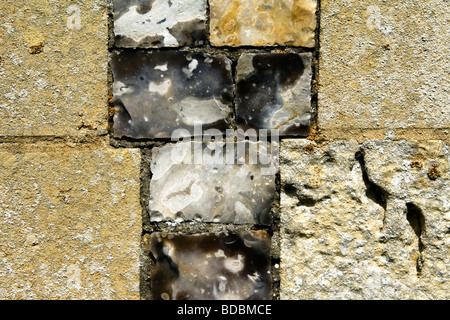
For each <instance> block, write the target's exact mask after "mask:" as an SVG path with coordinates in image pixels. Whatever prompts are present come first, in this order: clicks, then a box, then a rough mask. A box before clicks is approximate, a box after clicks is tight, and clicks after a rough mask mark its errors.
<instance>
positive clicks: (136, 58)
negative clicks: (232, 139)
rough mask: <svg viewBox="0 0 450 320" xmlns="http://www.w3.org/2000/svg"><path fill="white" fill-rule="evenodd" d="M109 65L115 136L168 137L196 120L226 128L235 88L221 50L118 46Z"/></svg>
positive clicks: (204, 124) (196, 121)
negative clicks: (218, 52)
mask: <svg viewBox="0 0 450 320" xmlns="http://www.w3.org/2000/svg"><path fill="white" fill-rule="evenodd" d="M111 64H112V71H113V74H114V92H113V95H114V98H113V102H114V104H115V110H116V111H115V115H114V136H115V137H123V136H127V137H131V138H170V137H171V136H172V133H173V131H174V130H176V129H181V128H184V129H187V130H189V131H190V132H191V133H193V131H194V125H195V124H197V123H200V124H202V125H203V127H204V129H208V128H209V127H212V128H217V129H225V128H228V126H229V122H230V117H231V116H232V114H233V108H232V99H233V91H234V89H233V78H232V74H231V61H230V60H229V59H228V58H227V57H225V56H224V55H218V56H211V55H208V54H203V53H192V52H181V51H178V52H175V51H171V52H147V51H140V50H133V51H130V50H123V51H115V52H114V53H113V56H112V61H111Z"/></svg>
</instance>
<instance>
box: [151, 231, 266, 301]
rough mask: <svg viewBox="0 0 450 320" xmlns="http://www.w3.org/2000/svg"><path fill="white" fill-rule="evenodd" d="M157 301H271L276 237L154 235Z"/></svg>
mask: <svg viewBox="0 0 450 320" xmlns="http://www.w3.org/2000/svg"><path fill="white" fill-rule="evenodd" d="M150 241H151V250H152V254H153V255H154V257H155V258H156V260H157V265H156V268H155V270H154V272H153V274H152V291H153V296H154V299H156V300H247V299H248V300H268V299H270V297H271V292H272V291H271V289H272V283H271V282H272V281H271V274H270V242H271V241H270V236H269V234H267V232H265V231H249V232H239V233H228V234H196V235H180V234H172V233H169V234H166V233H153V234H152V235H151V240H150Z"/></svg>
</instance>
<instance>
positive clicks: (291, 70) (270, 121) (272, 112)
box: [235, 53, 313, 136]
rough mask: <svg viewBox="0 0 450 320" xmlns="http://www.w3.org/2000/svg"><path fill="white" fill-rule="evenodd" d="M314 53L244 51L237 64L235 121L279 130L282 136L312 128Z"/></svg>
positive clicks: (243, 125) (296, 133)
mask: <svg viewBox="0 0 450 320" xmlns="http://www.w3.org/2000/svg"><path fill="white" fill-rule="evenodd" d="M311 60H312V55H311V53H301V54H296V53H267V54H266V53H264V54H254V53H246V54H243V55H242V56H241V57H240V58H239V61H238V64H237V75H236V100H235V101H236V124H237V126H238V127H239V128H242V129H244V130H247V129H248V128H253V129H277V130H279V134H280V136H289V135H292V136H295V135H304V134H307V133H308V131H309V127H310V125H311V122H312V120H311V119H312V115H313V110H312V107H311V77H312V71H311Z"/></svg>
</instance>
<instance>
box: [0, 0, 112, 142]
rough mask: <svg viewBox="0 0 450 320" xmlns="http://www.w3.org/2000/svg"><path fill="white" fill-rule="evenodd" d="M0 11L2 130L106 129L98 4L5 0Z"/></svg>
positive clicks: (102, 14)
mask: <svg viewBox="0 0 450 320" xmlns="http://www.w3.org/2000/svg"><path fill="white" fill-rule="evenodd" d="M0 12H1V17H0V19H1V23H0V92H1V94H0V120H1V123H2V125H1V126H0V135H2V136H78V135H83V136H84V135H98V134H106V133H107V126H108V112H107V108H106V100H107V98H106V97H107V94H108V89H107V74H108V62H107V59H108V48H107V41H108V23H107V9H106V6H105V5H104V2H103V1H94V0H87V1H83V4H82V5H81V4H80V5H76V4H74V3H71V2H61V1H56V2H55V1H52V2H49V1H43V0H37V1H28V2H27V1H12V0H5V1H2V2H1V3H0ZM93 75H95V76H93Z"/></svg>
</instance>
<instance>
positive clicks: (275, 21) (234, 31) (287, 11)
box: [209, 0, 317, 48]
mask: <svg viewBox="0 0 450 320" xmlns="http://www.w3.org/2000/svg"><path fill="white" fill-rule="evenodd" d="M209 3H210V10H211V24H210V33H211V36H210V40H211V43H212V44H213V45H214V46H232V47H237V46H273V45H288V46H301V47H311V48H312V47H314V34H315V28H316V9H317V1H316V0H269V1H259V0H210V2H209Z"/></svg>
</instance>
